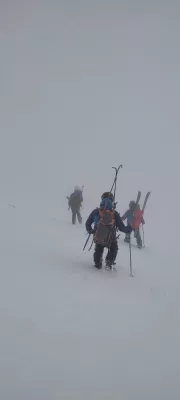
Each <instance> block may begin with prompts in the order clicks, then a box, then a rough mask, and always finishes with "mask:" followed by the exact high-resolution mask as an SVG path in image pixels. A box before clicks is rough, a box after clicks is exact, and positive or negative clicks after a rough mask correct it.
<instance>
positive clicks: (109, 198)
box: [86, 192, 132, 269]
mask: <svg viewBox="0 0 180 400" xmlns="http://www.w3.org/2000/svg"><path fill="white" fill-rule="evenodd" d="M101 199H102V201H101V203H100V209H103V208H104V207H106V209H107V210H113V200H114V199H113V195H112V193H109V192H105V193H103V195H102V197H101ZM114 220H115V229H114V235H113V238H112V241H111V244H110V247H109V249H108V253H107V256H106V265H108V266H109V267H112V265H113V264H114V262H115V260H116V257H117V253H118V243H117V239H116V229H118V230H119V231H121V232H124V233H125V234H127V233H131V232H132V228H131V227H130V226H125V225H124V223H123V221H122V219H121V217H120V215H119V213H118V212H117V211H116V210H114ZM98 221H99V208H96V209H95V210H93V211H92V212H91V214H90V215H89V217H88V219H87V221H86V230H87V232H88V233H89V234H94V233H95V231H96V226H97V223H98ZM93 224H94V228H92V225H93ZM103 252H104V246H102V245H101V244H97V243H96V244H95V251H94V264H95V267H96V268H98V269H100V268H102V257H103Z"/></svg>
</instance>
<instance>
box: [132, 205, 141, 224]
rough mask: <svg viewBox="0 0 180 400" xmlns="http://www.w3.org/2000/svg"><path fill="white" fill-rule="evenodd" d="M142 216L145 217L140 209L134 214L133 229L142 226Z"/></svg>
mask: <svg viewBox="0 0 180 400" xmlns="http://www.w3.org/2000/svg"><path fill="white" fill-rule="evenodd" d="M142 216H143V212H142V211H141V210H140V208H138V209H137V210H136V211H135V212H134V214H133V219H132V224H131V226H132V228H133V229H138V228H139V227H140V225H141V221H142Z"/></svg>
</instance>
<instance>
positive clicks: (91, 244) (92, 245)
mask: <svg viewBox="0 0 180 400" xmlns="http://www.w3.org/2000/svg"><path fill="white" fill-rule="evenodd" d="M93 242H94V238H93V239H92V242H91V246H90V247H89V249H88V251H90V250H91V249H92V246H93Z"/></svg>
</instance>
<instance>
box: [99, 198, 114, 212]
mask: <svg viewBox="0 0 180 400" xmlns="http://www.w3.org/2000/svg"><path fill="white" fill-rule="evenodd" d="M100 207H101V208H105V209H106V210H112V208H113V205H112V201H111V200H110V199H109V198H108V197H107V198H105V199H103V200H102V201H101V203H100Z"/></svg>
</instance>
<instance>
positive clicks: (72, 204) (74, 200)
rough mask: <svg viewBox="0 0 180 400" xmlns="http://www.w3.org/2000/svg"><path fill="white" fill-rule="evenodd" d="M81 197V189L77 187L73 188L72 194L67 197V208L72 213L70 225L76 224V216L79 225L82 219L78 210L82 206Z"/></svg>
mask: <svg viewBox="0 0 180 400" xmlns="http://www.w3.org/2000/svg"><path fill="white" fill-rule="evenodd" d="M82 202H83V196H82V189H81V188H80V187H79V186H75V188H74V192H73V193H72V194H71V195H70V197H69V202H68V204H69V208H71V211H72V224H73V225H75V223H76V215H77V218H78V221H79V223H80V224H82V217H81V213H80V208H81V206H82Z"/></svg>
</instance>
